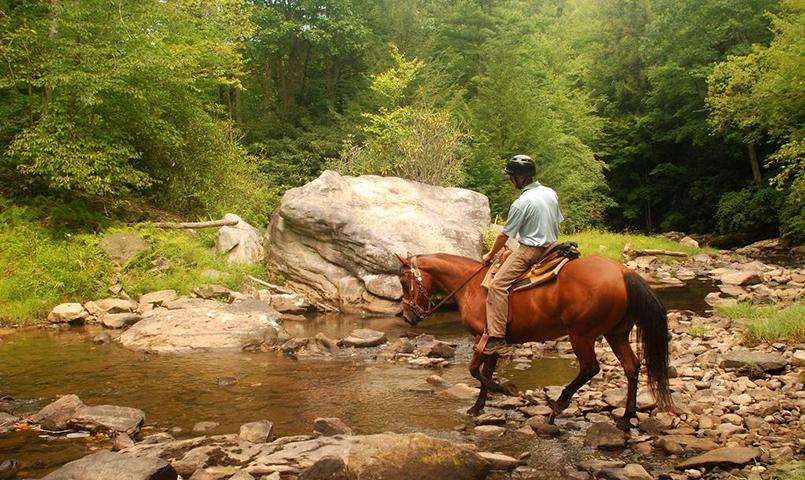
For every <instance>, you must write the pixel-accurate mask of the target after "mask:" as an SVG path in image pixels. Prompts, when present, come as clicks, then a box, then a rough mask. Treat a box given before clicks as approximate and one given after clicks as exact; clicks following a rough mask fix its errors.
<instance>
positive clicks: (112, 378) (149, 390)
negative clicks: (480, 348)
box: [0, 284, 707, 478]
mask: <svg viewBox="0 0 805 480" xmlns="http://www.w3.org/2000/svg"><path fill="white" fill-rule="evenodd" d="M704 290H707V286H706V285H698V284H692V285H691V286H689V287H686V288H681V289H668V290H665V291H663V292H662V293H661V295H662V296H663V298H664V300H665V301H666V303H668V306H669V308H689V309H693V310H698V311H700V310H701V309H702V306H701V303H700V302H701V298H702V297H703V296H704V294H706V293H707V292H706V291H704ZM361 327H366V328H373V329H376V330H380V331H384V332H386V333H387V335H388V337H389V339H390V340H393V339H395V338H397V337H399V336H400V335H401V334H410V333H415V334H418V333H429V334H432V335H434V336H435V337H436V338H438V339H440V340H446V341H452V342H458V343H459V345H460V346H459V349H458V355H457V362H458V364H456V365H451V366H450V367H449V368H445V369H440V370H436V371H433V370H423V369H414V368H409V367H408V366H407V365H406V364H404V363H388V362H386V361H383V360H375V359H371V358H367V357H366V356H363V355H360V356H355V357H354V358H326V359H300V360H292V359H289V358H286V357H283V356H281V355H278V354H275V353H217V354H194V355H187V356H157V355H148V354H143V353H138V352H133V351H129V350H126V349H124V348H122V347H121V346H120V345H118V344H117V343H114V342H113V343H112V344H110V345H94V344H93V343H92V342H91V338H92V335H93V334H94V333H95V330H91V329H83V328H77V329H71V330H66V331H49V330H42V329H36V330H23V331H19V332H15V333H13V334H11V335H7V336H5V337H3V341H2V343H0V396H3V395H8V396H10V397H13V398H15V399H18V400H21V401H23V403H22V404H18V405H17V407H16V408H17V409H18V410H19V412H17V413H22V412H25V411H29V412H30V411H35V410H36V409H37V408H39V407H41V406H43V405H45V404H46V403H47V402H49V401H50V400H52V399H53V398H54V397H56V396H58V395H63V394H69V393H74V394H76V395H78V396H79V397H80V398H81V399H82V400H83V401H84V403H86V404H88V405H100V404H110V405H121V406H129V407H136V408H139V409H141V410H143V411H144V412H146V425H147V426H148V427H149V428H148V429H147V430H146V431H145V432H144V434H148V433H153V432H154V431H159V429H171V428H173V427H179V428H181V429H182V431H181V432H179V433H176V434H175V436H177V437H183V436H191V435H194V433H193V432H192V427H193V425H194V424H195V423H197V422H200V421H213V422H217V423H219V424H220V425H219V426H218V427H217V428H216V429H214V430H212V431H210V432H207V433H233V432H237V430H238V428H239V426H240V425H241V424H243V423H246V422H249V421H254V420H260V419H269V420H271V421H272V422H274V425H275V432H276V435H277V436H282V435H294V434H302V433H309V432H310V431H311V425H312V423H313V420H314V419H315V418H316V417H330V416H335V417H340V418H341V419H343V420H344V421H345V422H346V423H347V424H348V425H350V426H351V427H352V428H353V429H354V430H355V431H356V432H357V433H377V432H383V431H394V432H423V433H428V434H432V435H436V436H443V437H451V436H455V435H457V434H456V433H455V432H454V427H455V426H456V425H460V424H462V423H464V422H466V421H467V417H466V416H465V415H463V413H462V412H463V411H464V410H466V408H467V407H468V406H469V405H470V403H471V401H469V400H456V399H453V398H446V397H444V396H442V395H440V394H438V393H434V392H433V391H432V388H431V387H430V386H429V385H428V384H427V383H426V382H425V379H426V378H427V377H428V375H430V374H432V373H438V374H439V375H441V376H442V377H444V378H445V380H447V382H449V383H456V382H466V383H468V384H470V385H475V384H476V382H475V381H474V380H473V379H472V378H471V377H470V376H469V374H468V372H467V368H466V361H467V360H468V358H469V354H470V351H471V347H470V340H469V337H468V335H467V334H466V333H465V331H464V329H463V326H462V325H461V323H460V321H459V319H458V316H457V314H456V313H455V312H445V313H441V314H438V315H435V316H434V317H433V318H430V319H428V320H427V321H425V322H423V323H422V324H420V326H418V327H417V328H412V327H409V326H407V325H406V324H405V323H404V322H402V321H401V320H400V319H398V318H370V319H363V318H360V317H355V316H348V315H337V316H320V317H315V318H313V319H311V320H310V321H309V322H304V323H302V322H300V323H290V322H286V328H287V330H288V331H289V333H291V335H294V336H313V335H315V334H316V333H317V332H324V333H325V334H326V335H328V336H329V337H331V338H340V337H343V336H346V334H348V333H349V332H350V331H351V330H353V329H355V328H361ZM500 373H501V375H502V376H504V377H506V378H509V379H511V380H513V381H514V382H515V384H517V385H518V386H519V387H520V389H521V390H525V389H534V388H539V387H542V386H547V385H563V384H565V383H567V382H568V381H570V380H571V379H572V378H573V377H574V376H575V374H576V366H575V363H574V362H573V361H572V360H568V359H563V358H541V359H536V360H534V362H533V364H532V366H531V368H530V369H527V370H515V369H513V368H510V367H509V366H507V365H505V364H504V365H502V368H501V371H500ZM221 377H234V378H236V379H237V382H236V383H235V384H234V385H231V386H227V387H221V386H219V384H218V379H219V378H221ZM92 446H93V444H92V443H91V442H89V443H88V442H84V441H82V440H77V441H76V440H65V439H52V438H50V439H48V438H41V437H39V436H38V435H37V434H36V433H34V432H28V433H23V434H21V433H19V432H13V433H10V434H6V435H3V436H0V461H2V460H3V459H5V458H10V457H11V458H15V459H17V460H18V461H19V462H20V463H21V464H22V466H23V469H22V471H20V472H19V474H18V475H19V478H26V477H39V476H41V475H42V474H44V473H46V472H47V471H50V470H52V469H54V468H55V467H57V466H59V465H61V464H63V463H65V462H67V461H69V460H72V459H75V458H78V457H81V456H83V455H85V454H86V453H87V451H88V449H90V448H92ZM500 450H504V451H505V450H506V448H505V446H503V445H501V446H500Z"/></svg>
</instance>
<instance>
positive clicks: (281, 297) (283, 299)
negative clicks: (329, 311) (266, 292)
mask: <svg viewBox="0 0 805 480" xmlns="http://www.w3.org/2000/svg"><path fill="white" fill-rule="evenodd" d="M271 308H273V309H274V310H276V311H278V312H280V313H290V314H296V315H298V314H300V313H305V312H308V311H310V309H311V308H312V306H311V305H310V302H308V301H307V299H306V298H305V297H303V296H302V295H299V294H296V293H277V294H274V295H271Z"/></svg>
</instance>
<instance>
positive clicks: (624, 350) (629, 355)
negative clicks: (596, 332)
mask: <svg viewBox="0 0 805 480" xmlns="http://www.w3.org/2000/svg"><path fill="white" fill-rule="evenodd" d="M604 337H605V338H606V339H607V342H609V346H610V347H612V353H614V354H615V356H616V357H618V361H619V362H620V363H621V366H622V367H623V371H624V373H626V380H627V382H628V386H627V388H626V411H625V412H624V413H623V417H621V418H620V419H618V420H617V424H618V426H619V427H620V428H621V429H623V430H626V429H628V428H629V427H630V424H629V421H630V420H631V419H632V417H634V416H635V412H636V411H637V380H638V376H639V375H640V362H639V360H638V359H637V356H636V355H635V354H634V351H633V350H632V346H631V345H630V344H629V332H628V331H626V332H625V333H624V332H611V333H608V334H606V335H604Z"/></svg>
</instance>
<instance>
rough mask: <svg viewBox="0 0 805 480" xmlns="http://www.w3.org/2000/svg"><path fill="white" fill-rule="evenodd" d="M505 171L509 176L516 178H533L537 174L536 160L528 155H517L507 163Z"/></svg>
mask: <svg viewBox="0 0 805 480" xmlns="http://www.w3.org/2000/svg"><path fill="white" fill-rule="evenodd" d="M503 171H504V172H505V173H506V174H507V175H511V176H515V175H522V176H525V177H533V176H534V174H536V173H537V169H536V167H535V166H534V160H532V159H531V157H529V156H528V155H515V156H513V157H512V158H510V159H509V161H508V162H506V168H504V169H503Z"/></svg>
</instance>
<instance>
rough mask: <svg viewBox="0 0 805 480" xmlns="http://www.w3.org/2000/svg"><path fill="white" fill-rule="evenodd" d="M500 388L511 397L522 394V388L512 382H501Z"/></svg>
mask: <svg viewBox="0 0 805 480" xmlns="http://www.w3.org/2000/svg"><path fill="white" fill-rule="evenodd" d="M500 390H501V392H502V393H503V394H505V395H508V396H510V397H517V396H519V395H520V390H519V389H518V388H517V385H515V384H514V383H512V382H503V383H501V384H500Z"/></svg>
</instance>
